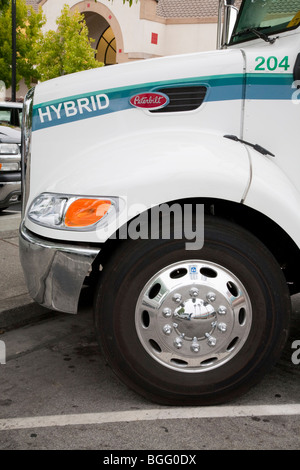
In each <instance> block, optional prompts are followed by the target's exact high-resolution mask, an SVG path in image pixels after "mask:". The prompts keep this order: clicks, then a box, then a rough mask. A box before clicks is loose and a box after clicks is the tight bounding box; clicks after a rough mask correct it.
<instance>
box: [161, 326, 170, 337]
mask: <svg viewBox="0 0 300 470" xmlns="http://www.w3.org/2000/svg"><path fill="white" fill-rule="evenodd" d="M163 332H164V334H165V335H170V334H171V333H172V327H171V325H165V326H164V327H163Z"/></svg>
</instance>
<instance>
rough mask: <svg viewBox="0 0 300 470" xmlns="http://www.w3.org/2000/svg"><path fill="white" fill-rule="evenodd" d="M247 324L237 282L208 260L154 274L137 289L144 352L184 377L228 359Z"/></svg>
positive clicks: (247, 310) (245, 299)
mask: <svg viewBox="0 0 300 470" xmlns="http://www.w3.org/2000/svg"><path fill="white" fill-rule="evenodd" d="M251 324H252V308H251V302H250V299H249V295H248V293H247V291H246V289H245V287H244V285H243V284H242V282H241V281H240V280H239V279H238V278H237V277H236V276H235V275H234V274H233V273H232V272H230V271H229V270H227V269H226V268H224V267H223V266H220V265H218V264H216V263H213V262H208V261H199V260H197V261H196V260H187V261H182V262H178V263H174V264H172V265H169V266H167V267H165V268H164V269H162V270H161V271H159V272H158V273H157V274H155V275H154V276H153V277H152V278H151V279H150V280H149V281H148V282H147V283H146V285H145V286H144V288H143V289H142V291H141V293H140V296H139V298H138V301H137V304H136V310H135V326H136V331H137V335H138V337H139V340H140V342H141V344H142V345H143V347H144V349H145V350H146V352H147V353H148V354H149V355H150V356H151V357H152V358H153V359H155V360H156V361H157V362H159V363H160V364H162V365H164V366H165V367H168V368H170V369H173V370H177V371H181V372H187V373H193V372H194V373H198V372H204V371H208V370H211V369H214V368H216V367H220V366H221V365H223V364H224V363H226V362H228V361H230V360H231V359H233V357H234V356H235V355H236V354H237V353H238V352H239V351H240V350H241V348H242V347H243V345H244V344H245V342H246V340H247V338H248V336H249V332H250V329H251Z"/></svg>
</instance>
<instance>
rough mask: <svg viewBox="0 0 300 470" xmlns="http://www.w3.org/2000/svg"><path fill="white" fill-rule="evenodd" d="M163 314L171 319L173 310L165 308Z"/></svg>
mask: <svg viewBox="0 0 300 470" xmlns="http://www.w3.org/2000/svg"><path fill="white" fill-rule="evenodd" d="M162 313H163V316H164V317H165V318H170V317H171V316H172V310H171V309H170V308H168V307H166V308H164V309H163V312H162Z"/></svg>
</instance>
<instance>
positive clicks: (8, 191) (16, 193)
mask: <svg viewBox="0 0 300 470" xmlns="http://www.w3.org/2000/svg"><path fill="white" fill-rule="evenodd" d="M22 110H23V105H22V103H11V102H0V211H1V210H3V209H6V208H7V207H8V206H9V205H11V204H14V203H16V202H19V201H20V200H21V129H20V127H21V124H22Z"/></svg>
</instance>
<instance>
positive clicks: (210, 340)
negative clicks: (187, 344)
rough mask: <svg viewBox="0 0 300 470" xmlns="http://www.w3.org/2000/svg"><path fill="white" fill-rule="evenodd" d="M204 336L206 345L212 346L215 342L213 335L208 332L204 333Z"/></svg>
mask: <svg viewBox="0 0 300 470" xmlns="http://www.w3.org/2000/svg"><path fill="white" fill-rule="evenodd" d="M205 336H206V338H207V340H208V341H207V344H208V346H211V347H212V348H213V347H214V346H215V345H216V344H217V340H216V338H215V337H214V336H210V334H209V333H205Z"/></svg>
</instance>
